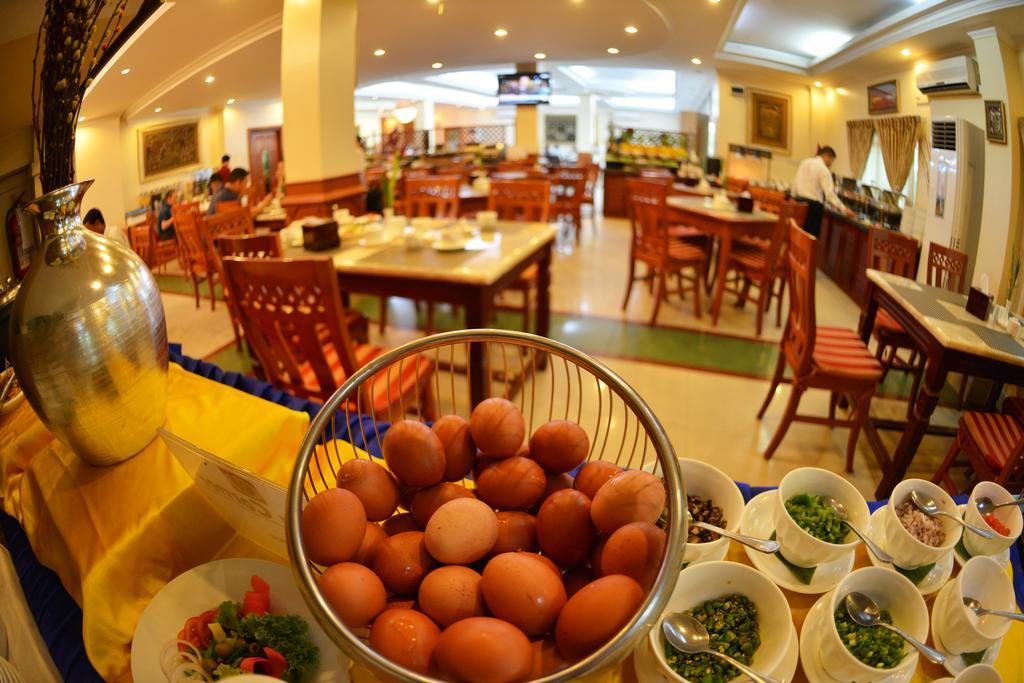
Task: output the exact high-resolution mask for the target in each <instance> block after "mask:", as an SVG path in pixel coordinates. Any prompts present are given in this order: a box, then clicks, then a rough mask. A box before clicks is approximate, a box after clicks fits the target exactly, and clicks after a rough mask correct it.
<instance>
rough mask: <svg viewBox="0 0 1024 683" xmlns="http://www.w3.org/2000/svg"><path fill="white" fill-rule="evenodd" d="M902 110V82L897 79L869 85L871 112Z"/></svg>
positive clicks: (869, 110)
mask: <svg viewBox="0 0 1024 683" xmlns="http://www.w3.org/2000/svg"><path fill="white" fill-rule="evenodd" d="M899 112H900V82H899V81H897V80H891V81H885V82H883V83H875V84H874V85H869V86H868V113H869V114H898V113H899Z"/></svg>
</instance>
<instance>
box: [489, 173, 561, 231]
mask: <svg viewBox="0 0 1024 683" xmlns="http://www.w3.org/2000/svg"><path fill="white" fill-rule="evenodd" d="M487 209H488V211H495V212H497V214H498V220H502V221H534V222H537V223H547V222H548V216H549V215H550V211H551V182H550V181H548V180H492V181H491V191H490V194H488V195H487Z"/></svg>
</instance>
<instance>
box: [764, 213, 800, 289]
mask: <svg viewBox="0 0 1024 683" xmlns="http://www.w3.org/2000/svg"><path fill="white" fill-rule="evenodd" d="M778 216H779V218H778V220H777V221H776V222H775V228H774V229H773V230H772V235H771V238H770V239H769V241H768V251H767V255H768V258H766V259H765V264H766V267H767V269H768V272H769V273H771V272H775V273H779V272H781V271H783V270H784V269H785V266H786V258H785V257H786V245H787V244H788V243H789V222H790V221H791V220H792V221H794V222H795V223H796V224H797V225H803V224H804V218H805V217H806V216H807V205H806V204H804V203H802V202H796V201H784V202H782V204H780V205H779V211H778Z"/></svg>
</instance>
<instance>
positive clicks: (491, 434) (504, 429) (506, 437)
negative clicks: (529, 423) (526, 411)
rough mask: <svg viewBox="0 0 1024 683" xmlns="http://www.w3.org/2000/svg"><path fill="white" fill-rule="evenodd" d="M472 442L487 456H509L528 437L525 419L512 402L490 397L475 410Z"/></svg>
mask: <svg viewBox="0 0 1024 683" xmlns="http://www.w3.org/2000/svg"><path fill="white" fill-rule="evenodd" d="M469 431H470V433H471V434H472V435H473V443H475V444H476V445H477V447H478V448H479V449H480V451H481V452H482V453H483V454H484V455H485V456H487V457H488V458H509V457H512V456H513V455H515V454H516V451H518V450H519V447H520V446H522V445H523V440H524V439H525V438H526V421H525V420H523V414H522V413H521V412H519V408H517V407H516V405H515V404H514V403H512V402H511V401H508V400H505V399H503V398H489V399H487V400H485V401H482V402H481V403H480V404H479V405H477V407H476V408H474V409H473V414H472V415H470V417H469Z"/></svg>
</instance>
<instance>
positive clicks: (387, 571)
mask: <svg viewBox="0 0 1024 683" xmlns="http://www.w3.org/2000/svg"><path fill="white" fill-rule="evenodd" d="M434 565H435V562H434V558H432V557H431V556H430V553H428V552H427V545H426V543H424V541H423V532H422V531H406V532H404V533H401V534H397V535H395V536H390V537H388V539H387V540H386V541H384V542H383V543H381V544H380V547H379V548H377V554H376V556H375V557H374V558H373V571H375V572H376V573H377V576H379V577H380V580H381V581H383V582H384V587H385V588H387V589H388V590H389V591H391V592H392V593H398V594H399V595H412V594H414V593H415V592H416V589H417V588H419V586H420V581H422V580H423V577H424V576H426V575H427V574H428V573H429V572H430V570H431V569H433V568H434Z"/></svg>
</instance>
